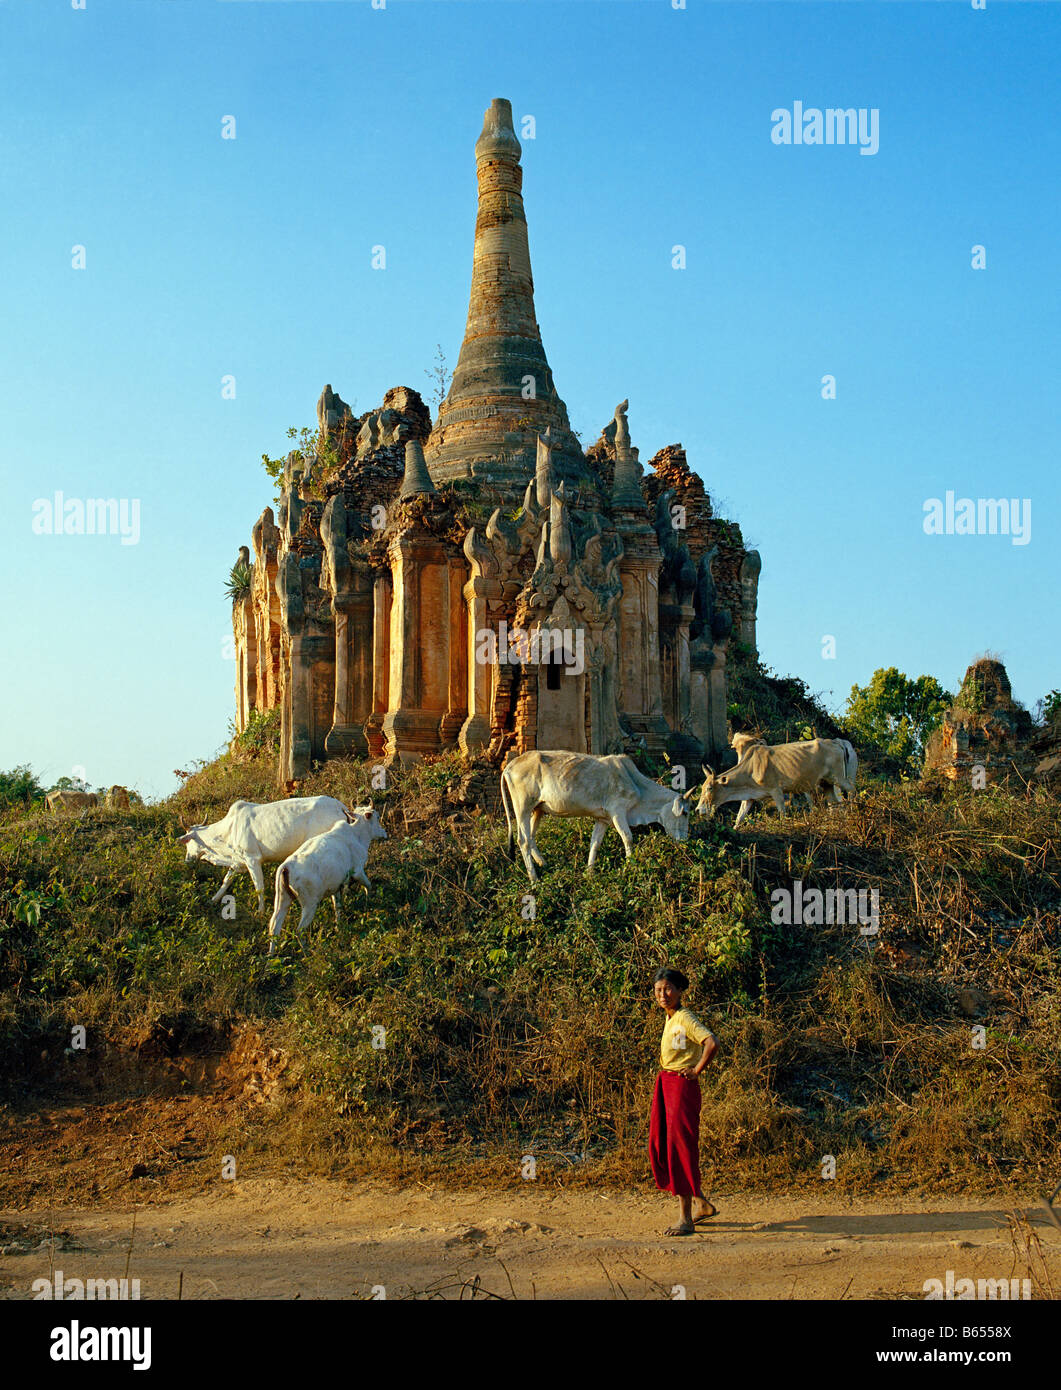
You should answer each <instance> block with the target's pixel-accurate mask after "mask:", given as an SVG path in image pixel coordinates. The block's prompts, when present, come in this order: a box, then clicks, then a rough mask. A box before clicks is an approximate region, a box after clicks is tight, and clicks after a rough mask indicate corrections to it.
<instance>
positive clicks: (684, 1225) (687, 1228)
mask: <svg viewBox="0 0 1061 1390" xmlns="http://www.w3.org/2000/svg"><path fill="white" fill-rule="evenodd" d="M663 1234H664V1235H665V1236H695V1235H696V1227H695V1226H694V1225H693V1223H692V1222H691V1221H683V1222H681V1224H680V1225H678V1226H668V1227H667V1229H666V1230H665V1231H664V1232H663Z"/></svg>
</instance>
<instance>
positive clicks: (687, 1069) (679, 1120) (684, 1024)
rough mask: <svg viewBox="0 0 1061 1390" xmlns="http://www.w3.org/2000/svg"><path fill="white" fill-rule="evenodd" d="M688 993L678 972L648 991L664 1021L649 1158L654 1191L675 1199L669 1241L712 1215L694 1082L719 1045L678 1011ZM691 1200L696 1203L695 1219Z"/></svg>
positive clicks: (666, 973)
mask: <svg viewBox="0 0 1061 1390" xmlns="http://www.w3.org/2000/svg"><path fill="white" fill-rule="evenodd" d="M688 988H689V981H688V980H687V979H686V978H685V976H684V975H683V974H682V973H681V971H680V970H660V971H659V972H658V974H657V975H656V979H655V982H654V989H653V992H654V994H655V996H656V1003H657V1004H658V1005H659V1006H660V1008H661V1009H662V1010H663V1011H664V1012H665V1013H666V1015H667V1022H666V1023H665V1024H664V1025H663V1038H662V1041H661V1042H660V1049H659V1051H660V1066H661V1070H660V1073H659V1075H658V1076H657V1077H656V1090H655V1094H654V1095H653V1097H652V1119H651V1122H650V1125H649V1139H648V1156H649V1160H650V1161H651V1164H652V1176H653V1177H654V1178H655V1179H656V1186H657V1187H658V1188H659V1189H660V1190H661V1191H663V1192H673V1193H674V1194H675V1196H676V1197H677V1198H678V1207H679V1221H678V1224H677V1226H670V1227H669V1228H668V1229H667V1231H666V1232H665V1234H666V1235H668V1236H691V1235H694V1234H695V1232H696V1224H697V1222H700V1221H704V1220H706V1219H707V1218H708V1217H709V1216H714V1215H715V1207H714V1206H713V1205H712V1204H711V1202H709V1201H708V1200H707V1198H706V1197H705V1196H704V1194H703V1192H702V1191H701V1190H700V1081H699V1077H700V1073H701V1072H702V1071H703V1069H704V1068H705V1067H706V1066H707V1064H708V1062H710V1060H711V1058H712V1057H713V1056H714V1055H715V1053H716V1052H717V1051H718V1043H717V1042H716V1041H715V1036H714V1034H713V1033H712V1032H711V1030H710V1029H709V1028H705V1027H704V1025H703V1024H702V1023H701V1022H700V1020H699V1019H698V1018H697V1017H696V1015H695V1014H694V1013H692V1012H691V1011H690V1010H689V1009H686V1008H683V1007H682V995H683V994H684V993H685V991H686V990H687V989H688ZM694 1198H696V1199H697V1201H698V1203H699V1206H698V1209H697V1211H696V1213H695V1215H694V1213H693V1199H694Z"/></svg>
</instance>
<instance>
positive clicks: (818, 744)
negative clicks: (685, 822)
mask: <svg viewBox="0 0 1061 1390" xmlns="http://www.w3.org/2000/svg"><path fill="white" fill-rule="evenodd" d="M856 767H857V759H856V758H855V750H854V749H853V748H852V747H851V745H850V744H849V743H848V742H847V740H846V739H832V738H812V739H805V740H803V741H801V742H799V743H779V744H775V745H774V746H773V747H768V746H767V745H766V744H765V743H753V744H751V745H748V746H745V749H744V754H743V756H742V757H741V758H740V760H739V762H738V763H737V766H736V767H731V768H730V769H729V771H728V772H723V773H720V774H719V775H718V776H716V775H715V773H714V772H712V771H711V769H710V768H704V775H705V778H706V780H705V782H704V785H703V788H702V789H701V792H700V800H699V801H698V803H697V807H696V809H697V810H698V811H699V813H700V814H701V815H702V816H713V815H714V814H715V812H716V811H717V810H718V808H719V807H720V806H724V805H725V804H726V802H727V801H739V802H741V808H740V810H739V811H738V812H737V819H736V820H735V821H734V823H733V828H734V829H736V828H737V826H738V825H740V823H741V821H742V820H743V819H744V817H745V816H746V815H747V814H748V811H749V810H750V809H751V803H752V802H753V801H758V800H760V799H761V798H763V797H766V796H769V797H772V798H773V802H774V805H775V806H776V807H777V811H778V814H779V815H781V816H783V815H784V814H785V793H786V792H791V793H794V794H798V793H809V792H813V791H814V790H815V789H816V788H817V786H818V784H819V783H821V782H825V783H827V784H828V786H829V789H830V791H831V793H832V795H833V798H834V800H836V801H837V802H839V801H840V800H841V796H840V792H841V791H844V792H853V791H854V789H855V781H854V773H855V768H856Z"/></svg>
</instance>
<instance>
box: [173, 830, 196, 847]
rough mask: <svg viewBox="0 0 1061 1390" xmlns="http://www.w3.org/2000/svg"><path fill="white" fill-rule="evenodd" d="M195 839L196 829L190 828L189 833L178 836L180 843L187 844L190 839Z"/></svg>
mask: <svg viewBox="0 0 1061 1390" xmlns="http://www.w3.org/2000/svg"><path fill="white" fill-rule="evenodd" d="M194 839H195V831H194V830H189V831H188V833H187V835H178V836H177V843H178V844H179V845H186V844H187V843H188V841H189V840H194Z"/></svg>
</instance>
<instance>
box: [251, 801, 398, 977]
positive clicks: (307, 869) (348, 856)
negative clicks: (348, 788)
mask: <svg viewBox="0 0 1061 1390" xmlns="http://www.w3.org/2000/svg"><path fill="white" fill-rule="evenodd" d="M386 838H387V832H386V831H385V830H384V829H383V826H382V825H381V824H380V820H379V817H378V816H377V815H376V812H375V811H374V809H373V808H372V807H371V806H355V808H354V813H353V818H352V819H351V820H350V821H343V822H342V823H341V824H339V825H333V826H332V828H331V829H330V830H326V831H325V832H324V834H323V835H314V836H313V838H312V839H311V840H307V841H306V843H305V844H304V845H302V846H301V847H300V848H299V849H296V850H295V852H294V854H291V855H288V857H287V858H286V859H285V860H284V862H283V863H282V864H281V865H280V867H279V868H278V869H277V871H276V889H275V893H274V896H273V915H272V917H271V918H270V920H269V954H270V955H272V954H273V952H274V951H275V950H276V939H277V937H278V936H279V935H280V929H281V928H282V927H283V925H284V918H285V917H286V916H287V914H288V910H289V909H290V907H291V904H292V903H293V902H294V901H295V899H296V898H297V899H298V901H299V905H300V906H301V908H302V915H301V919H300V921H299V924H298V930H299V934H300V935H301V934H302V933H303V932H304V930H305V929H306V927H308V926H309V924H310V923H311V922H312V921H313V918H314V916H315V914H316V911H317V908H318V907H319V906H320V901H321V899H322V898H325V897H329V896H330V897H331V900H332V907H333V908H334V909H335V925H336V926H338V925H339V899H338V893H339V890H340V889H341V888H342V887H343V886H344V884H345V883H346V880H347V879H348V878H351V877H352V878H356V879H357V881H358V883H363V884H364V885H365V887H366V888H370V887H371V886H372V885H371V884H370V883H369V881H368V879H367V878H366V877H365V865H366V863H367V862H368V851H369V849H370V847H371V845H372V841H373V840H385V839H386Z"/></svg>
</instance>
